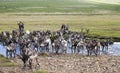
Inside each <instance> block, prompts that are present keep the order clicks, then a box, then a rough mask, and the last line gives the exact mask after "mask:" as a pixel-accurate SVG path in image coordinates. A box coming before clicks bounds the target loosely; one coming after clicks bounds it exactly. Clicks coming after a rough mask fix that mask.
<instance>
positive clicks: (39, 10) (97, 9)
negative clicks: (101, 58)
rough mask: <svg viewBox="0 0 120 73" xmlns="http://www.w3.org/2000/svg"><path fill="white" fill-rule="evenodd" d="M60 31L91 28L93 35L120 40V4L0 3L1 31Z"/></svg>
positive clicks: (78, 0)
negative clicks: (22, 26)
mask: <svg viewBox="0 0 120 73" xmlns="http://www.w3.org/2000/svg"><path fill="white" fill-rule="evenodd" d="M18 21H22V22H24V23H25V30H30V31H33V30H51V31H56V30H59V29H60V26H61V24H63V23H64V24H66V25H67V26H68V27H69V29H70V30H71V31H77V32H80V31H81V28H84V29H90V33H89V34H90V35H98V36H110V37H120V32H119V31H120V4H117V5H116V4H105V3H93V2H90V1H88V0H0V32H2V31H12V30H14V29H18V26H17V22H18Z"/></svg>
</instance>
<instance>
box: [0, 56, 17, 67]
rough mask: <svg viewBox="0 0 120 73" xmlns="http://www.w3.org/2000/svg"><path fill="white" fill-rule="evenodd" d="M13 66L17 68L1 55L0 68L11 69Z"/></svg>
mask: <svg viewBox="0 0 120 73" xmlns="http://www.w3.org/2000/svg"><path fill="white" fill-rule="evenodd" d="M11 66H15V64H14V63H12V62H11V61H10V60H8V59H7V58H5V57H4V56H2V55H0V67H11Z"/></svg>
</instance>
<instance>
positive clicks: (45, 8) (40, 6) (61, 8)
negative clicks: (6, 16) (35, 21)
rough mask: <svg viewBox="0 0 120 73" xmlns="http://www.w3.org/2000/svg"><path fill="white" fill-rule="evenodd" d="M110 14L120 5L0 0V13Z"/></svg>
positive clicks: (76, 0)
mask: <svg viewBox="0 0 120 73" xmlns="http://www.w3.org/2000/svg"><path fill="white" fill-rule="evenodd" d="M101 10H104V11H106V12H107V13H110V14H112V13H113V12H114V13H119V12H120V5H114V4H104V3H98V4H96V3H92V2H90V1H89V0H88V1H85V0H0V13H6V12H84V13H98V12H100V13H102V12H101Z"/></svg>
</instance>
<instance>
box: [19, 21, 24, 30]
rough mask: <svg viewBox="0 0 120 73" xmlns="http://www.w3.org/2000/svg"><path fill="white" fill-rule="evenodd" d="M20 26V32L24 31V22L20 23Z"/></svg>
mask: <svg viewBox="0 0 120 73" xmlns="http://www.w3.org/2000/svg"><path fill="white" fill-rule="evenodd" d="M18 25H19V31H24V24H23V22H21V21H20V22H19V23H18Z"/></svg>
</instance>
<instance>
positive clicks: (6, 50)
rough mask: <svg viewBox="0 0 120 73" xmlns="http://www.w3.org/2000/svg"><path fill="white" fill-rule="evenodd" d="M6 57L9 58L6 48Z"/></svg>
mask: <svg viewBox="0 0 120 73" xmlns="http://www.w3.org/2000/svg"><path fill="white" fill-rule="evenodd" d="M6 57H7V58H8V50H6Z"/></svg>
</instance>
